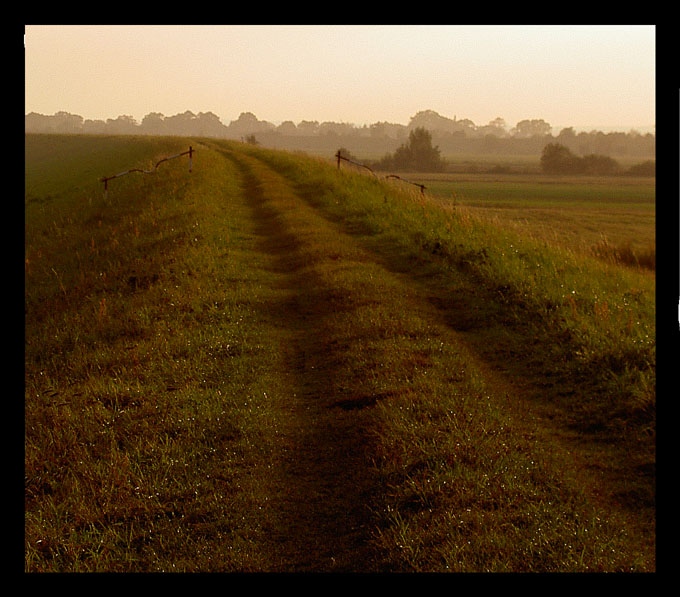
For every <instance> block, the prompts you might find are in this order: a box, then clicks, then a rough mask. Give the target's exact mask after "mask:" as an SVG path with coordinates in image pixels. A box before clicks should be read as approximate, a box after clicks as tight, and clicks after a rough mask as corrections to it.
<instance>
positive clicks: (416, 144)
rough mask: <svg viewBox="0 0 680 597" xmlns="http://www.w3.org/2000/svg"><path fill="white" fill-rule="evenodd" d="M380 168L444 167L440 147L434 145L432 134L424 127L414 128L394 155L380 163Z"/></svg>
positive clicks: (429, 169) (428, 169) (423, 169)
mask: <svg viewBox="0 0 680 597" xmlns="http://www.w3.org/2000/svg"><path fill="white" fill-rule="evenodd" d="M377 167H378V168H380V169H384V170H388V169H391V168H394V169H396V170H413V171H417V172H440V171H441V170H443V169H444V162H443V160H442V158H441V155H440V151H439V147H433V146H432V135H431V134H430V132H429V131H427V130H426V129H424V128H421V127H418V128H416V129H414V130H412V131H411V132H410V133H409V136H408V142H407V143H404V144H402V145H400V146H399V147H398V148H397V150H396V151H395V152H394V154H393V155H387V156H385V157H384V158H383V159H382V160H381V161H380V162H379V163H378V164H377Z"/></svg>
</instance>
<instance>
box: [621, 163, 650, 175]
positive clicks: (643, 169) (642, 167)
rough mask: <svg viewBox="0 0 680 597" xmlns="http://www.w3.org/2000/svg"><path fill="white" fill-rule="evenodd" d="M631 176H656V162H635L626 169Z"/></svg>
mask: <svg viewBox="0 0 680 597" xmlns="http://www.w3.org/2000/svg"><path fill="white" fill-rule="evenodd" d="M626 174H628V175H629V176H656V162H655V161H654V160H647V161H646V162H642V163H640V164H635V165H634V166H631V167H630V168H628V170H626Z"/></svg>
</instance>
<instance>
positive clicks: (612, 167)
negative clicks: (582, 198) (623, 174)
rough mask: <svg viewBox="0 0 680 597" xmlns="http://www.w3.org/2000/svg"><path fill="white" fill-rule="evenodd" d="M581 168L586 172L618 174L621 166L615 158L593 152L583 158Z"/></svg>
mask: <svg viewBox="0 0 680 597" xmlns="http://www.w3.org/2000/svg"><path fill="white" fill-rule="evenodd" d="M581 170H582V172H583V173H584V174H601V175H611V174H618V173H619V172H620V171H621V167H620V166H619V163H618V162H617V161H616V160H615V159H614V158H611V157H609V156H606V155H598V154H595V153H591V154H589V155H585V156H583V157H582V158H581Z"/></svg>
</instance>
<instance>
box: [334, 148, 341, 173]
mask: <svg viewBox="0 0 680 597" xmlns="http://www.w3.org/2000/svg"><path fill="white" fill-rule="evenodd" d="M335 157H336V158H338V170H340V150H339V149H338V153H336V154H335Z"/></svg>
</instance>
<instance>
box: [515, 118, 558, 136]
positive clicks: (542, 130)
mask: <svg viewBox="0 0 680 597" xmlns="http://www.w3.org/2000/svg"><path fill="white" fill-rule="evenodd" d="M551 131H552V127H551V126H550V125H549V124H548V123H547V122H546V121H545V120H543V119H542V118H538V119H533V120H520V121H519V122H518V123H517V124H516V125H515V128H513V129H512V130H511V131H510V133H511V134H512V136H513V137H520V138H522V137H524V138H526V137H545V136H546V135H549V134H550V133H551Z"/></svg>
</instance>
